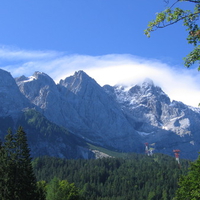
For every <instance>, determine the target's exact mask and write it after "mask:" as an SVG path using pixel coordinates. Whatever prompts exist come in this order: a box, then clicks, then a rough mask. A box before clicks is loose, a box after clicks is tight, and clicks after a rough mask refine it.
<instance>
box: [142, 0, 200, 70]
mask: <svg viewBox="0 0 200 200" xmlns="http://www.w3.org/2000/svg"><path fill="white" fill-rule="evenodd" d="M164 2H165V3H167V5H169V0H164ZM188 2H189V3H190V4H191V5H193V7H194V9H193V10H185V9H181V8H180V6H181V3H188ZM176 6H177V7H176ZM199 15H200V0H173V1H172V3H171V5H169V6H168V7H166V9H165V10H164V11H162V12H159V13H157V15H156V19H155V20H152V21H150V22H149V24H148V28H147V29H146V30H145V34H146V35H147V36H148V37H150V33H151V32H153V31H155V30H156V29H159V28H165V27H167V26H170V25H173V24H176V23H177V22H179V21H183V25H184V26H186V31H188V37H187V40H188V43H189V44H192V45H194V49H193V51H191V52H190V53H189V54H188V55H187V56H186V57H185V58H184V59H185V66H186V67H190V66H191V65H193V64H194V63H196V62H198V63H199V64H200V45H199V42H200V26H199ZM198 70H200V65H199V68H198Z"/></svg>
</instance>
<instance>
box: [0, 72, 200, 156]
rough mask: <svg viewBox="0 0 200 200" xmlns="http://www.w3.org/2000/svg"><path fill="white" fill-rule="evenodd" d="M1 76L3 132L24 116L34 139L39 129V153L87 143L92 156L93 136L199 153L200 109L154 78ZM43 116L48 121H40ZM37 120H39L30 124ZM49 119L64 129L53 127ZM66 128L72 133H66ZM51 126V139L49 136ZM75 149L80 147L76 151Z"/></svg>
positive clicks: (115, 145) (111, 143)
mask: <svg viewBox="0 0 200 200" xmlns="http://www.w3.org/2000/svg"><path fill="white" fill-rule="evenodd" d="M0 76H1V79H0V102H1V105H0V110H1V112H0V117H1V122H0V130H1V133H0V134H1V135H2V134H3V131H5V129H6V126H8V127H14V128H16V126H17V125H18V124H19V123H18V122H19V121H20V122H23V123H24V126H27V127H26V129H27V130H28V135H29V137H30V143H31V141H32V140H34V137H33V136H34V135H36V136H37V138H38V140H36V141H35V143H33V144H32V147H31V148H32V149H33V150H34V151H35V152H36V151H38V153H37V154H40V152H46V154H48V155H51V154H53V155H56V156H60V157H66V156H68V154H66V153H64V154H63V153H62V152H63V151H65V150H66V152H68V153H69V154H71V157H78V155H79V154H80V152H81V151H79V150H78V149H79V147H81V148H82V147H83V151H82V153H83V154H84V152H86V155H88V158H89V157H91V155H89V154H90V153H91V151H90V150H89V149H88V148H89V147H88V146H87V145H85V144H86V143H88V142H89V143H90V144H93V145H98V146H101V147H104V148H108V149H114V150H117V151H121V152H138V153H144V151H145V145H144V143H146V142H147V143H149V148H150V147H151V148H152V149H153V150H154V152H161V153H166V154H169V155H173V149H180V150H181V156H182V157H183V158H189V159H195V158H197V155H198V152H199V149H200V131H199V130H200V123H199V121H200V110H199V109H198V108H195V109H194V108H192V107H189V106H187V105H185V104H183V103H181V102H177V101H171V100H170V98H169V97H168V96H167V95H166V94H165V93H164V92H163V91H162V89H161V88H160V87H158V86H156V85H155V84H154V83H153V81H152V80H150V79H145V80H144V82H143V83H141V84H137V85H134V86H132V87H129V88H127V87H125V86H113V87H112V86H109V85H106V86H104V87H101V86H100V85H99V84H98V83H97V82H96V81H95V80H94V79H92V78H91V77H89V76H88V75H87V74H86V73H85V72H83V71H78V72H75V73H74V75H73V76H70V77H67V78H66V79H64V80H60V82H59V83H58V84H55V82H54V81H53V79H52V78H51V77H49V76H48V75H47V74H45V73H41V72H35V73H34V74H33V76H31V77H25V76H21V77H19V78H16V79H15V80H14V79H13V77H12V76H11V75H10V74H9V73H8V72H6V71H3V70H0ZM15 81H16V82H15ZM33 108H34V109H33ZM30 109H31V110H30ZM32 110H34V111H35V112H36V113H37V114H35V113H34V112H33V111H32ZM27 113H31V115H28V114H27ZM27 116H29V117H27ZM37 118H38V119H37ZM21 119H24V120H21ZM25 119H26V120H25ZM33 119H34V120H33ZM44 119H45V121H46V122H45V123H40V120H42V121H44ZM32 120H33V121H35V122H37V123H33V124H32V125H31V124H30V123H29V122H31V121H32ZM47 122H48V123H47ZM49 123H50V124H54V126H57V127H58V129H59V131H57V130H58V129H57V128H56V129H53V130H51V129H48V126H49V125H47V124H49ZM27 124H28V125H27ZM9 125H10V126H9ZM35 126H37V129H36V127H35ZM61 127H62V128H61ZM41 130H42V131H41ZM63 130H64V131H63ZM66 130H67V132H68V133H70V134H65V131H66ZM48 132H51V138H52V139H51V140H47V138H48V137H47V135H48ZM61 132H62V133H61ZM44 133H45V134H44ZM37 134H39V135H37ZM70 138H71V139H72V140H73V138H76V139H75V140H73V141H75V142H73V143H70V142H71V139H70ZM80 138H81V139H80ZM59 141H61V145H59ZM42 144H45V145H46V146H45V148H44V145H42ZM82 144H83V145H82ZM73 145H74V146H75V148H74V149H73ZM37 146H38V148H37ZM53 146H54V147H53ZM55 146H56V147H57V148H55ZM53 148H54V153H52V151H51V149H53ZM84 148H86V149H84ZM56 149H57V150H56ZM70 149H71V150H70ZM56 151H58V152H59V153H57V154H56V153H55V152H56ZM76 151H77V152H79V153H77V154H76V155H75V154H73V152H76ZM42 154H44V153H42ZM82 156H83V155H82ZM83 157H84V156H83ZM85 157H87V156H85Z"/></svg>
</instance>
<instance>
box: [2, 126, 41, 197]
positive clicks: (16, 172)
mask: <svg viewBox="0 0 200 200" xmlns="http://www.w3.org/2000/svg"><path fill="white" fill-rule="evenodd" d="M0 173H1V178H0V193H1V194H0V199H1V200H38V199H39V198H38V190H37V184H36V178H35V175H34V173H33V168H32V163H31V157H30V149H29V148H28V143H27V138H26V133H25V132H24V131H23V128H22V127H19V129H18V130H17V133H16V134H15V135H13V134H12V131H11V130H9V131H8V134H7V135H6V136H5V142H4V144H2V143H0Z"/></svg>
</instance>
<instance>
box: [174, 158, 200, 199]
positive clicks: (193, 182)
mask: <svg viewBox="0 0 200 200" xmlns="http://www.w3.org/2000/svg"><path fill="white" fill-rule="evenodd" d="M175 199H176V200H188V199H189V200H197V199H200V156H199V158H198V159H197V160H196V161H194V162H192V163H191V166H190V168H189V172H188V174H187V175H186V176H182V177H181V179H180V181H179V188H178V190H177V191H176V198H175Z"/></svg>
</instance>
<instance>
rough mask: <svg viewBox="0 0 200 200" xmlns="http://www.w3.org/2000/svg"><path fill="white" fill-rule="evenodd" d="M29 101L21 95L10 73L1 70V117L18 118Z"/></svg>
mask: <svg viewBox="0 0 200 200" xmlns="http://www.w3.org/2000/svg"><path fill="white" fill-rule="evenodd" d="M28 106H30V104H29V101H28V100H27V99H26V98H25V97H24V96H23V95H22V94H21V92H20V91H19V88H18V87H17V85H16V83H15V80H14V79H13V77H12V76H11V74H10V73H8V72H6V71H4V70H2V69H0V117H1V116H3V117H5V116H10V115H12V116H16V115H18V113H19V112H20V111H21V110H23V109H24V108H26V107H28Z"/></svg>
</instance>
